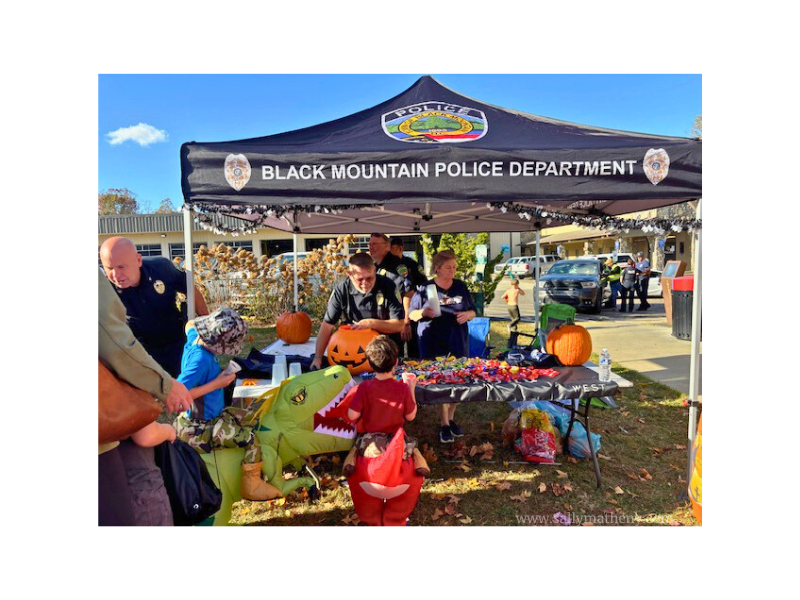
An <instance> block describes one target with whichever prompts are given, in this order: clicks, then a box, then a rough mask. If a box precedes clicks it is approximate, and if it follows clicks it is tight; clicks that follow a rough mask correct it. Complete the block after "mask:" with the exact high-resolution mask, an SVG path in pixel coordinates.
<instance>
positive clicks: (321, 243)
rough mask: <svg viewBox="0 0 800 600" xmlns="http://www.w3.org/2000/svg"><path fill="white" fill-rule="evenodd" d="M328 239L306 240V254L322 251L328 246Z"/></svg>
mask: <svg viewBox="0 0 800 600" xmlns="http://www.w3.org/2000/svg"><path fill="white" fill-rule="evenodd" d="M329 241H330V238H306V252H311V251H312V250H322V249H323V248H324V247H325V246H327V245H328V242H329Z"/></svg>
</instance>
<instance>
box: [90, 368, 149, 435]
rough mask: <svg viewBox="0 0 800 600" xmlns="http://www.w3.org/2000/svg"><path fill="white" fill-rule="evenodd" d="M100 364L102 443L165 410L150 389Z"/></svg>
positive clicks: (142, 424) (128, 431)
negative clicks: (132, 384) (139, 386)
mask: <svg viewBox="0 0 800 600" xmlns="http://www.w3.org/2000/svg"><path fill="white" fill-rule="evenodd" d="M97 364H98V386H97V387H98V401H99V417H98V432H99V440H98V443H99V444H109V443H111V442H118V441H119V440H124V439H125V438H126V437H128V436H129V435H131V434H132V433H135V432H137V431H139V430H140V429H141V428H142V427H144V426H146V425H149V424H150V423H152V422H153V421H155V420H156V418H158V415H160V414H161V405H160V404H159V403H158V402H156V401H155V400H154V399H153V397H152V396H151V395H150V394H148V393H147V392H145V391H143V390H140V389H137V388H135V387H133V386H131V385H129V384H127V383H126V382H124V381H122V380H121V379H119V378H118V377H116V376H115V375H114V374H113V373H112V372H111V371H109V370H108V368H107V367H106V366H105V365H104V364H103V363H101V362H100V361H97Z"/></svg>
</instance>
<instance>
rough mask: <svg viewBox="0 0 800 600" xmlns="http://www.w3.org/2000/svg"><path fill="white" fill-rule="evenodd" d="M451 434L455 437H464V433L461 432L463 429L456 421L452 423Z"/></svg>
mask: <svg viewBox="0 0 800 600" xmlns="http://www.w3.org/2000/svg"><path fill="white" fill-rule="evenodd" d="M450 433H452V434H453V436H454V437H461V436H462V435H464V432H463V431H461V427H459V426H458V423H456V422H455V421H450Z"/></svg>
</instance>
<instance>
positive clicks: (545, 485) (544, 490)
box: [538, 482, 547, 494]
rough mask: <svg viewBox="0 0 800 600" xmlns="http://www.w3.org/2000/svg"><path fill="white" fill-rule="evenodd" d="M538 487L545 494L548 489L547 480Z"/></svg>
mask: <svg viewBox="0 0 800 600" xmlns="http://www.w3.org/2000/svg"><path fill="white" fill-rule="evenodd" d="M538 489H539V493H540V494H544V493H545V492H546V491H547V484H546V483H545V482H542V483H540V484H539V488H538Z"/></svg>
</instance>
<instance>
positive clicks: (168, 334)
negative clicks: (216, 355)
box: [100, 237, 208, 377]
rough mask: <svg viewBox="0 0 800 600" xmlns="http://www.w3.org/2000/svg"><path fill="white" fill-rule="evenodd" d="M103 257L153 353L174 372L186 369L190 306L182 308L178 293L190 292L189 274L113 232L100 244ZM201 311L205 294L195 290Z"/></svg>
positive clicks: (133, 326) (140, 336) (132, 321)
mask: <svg viewBox="0 0 800 600" xmlns="http://www.w3.org/2000/svg"><path fill="white" fill-rule="evenodd" d="M100 261H101V263H102V264H103V270H104V271H105V273H106V276H107V277H108V279H109V280H110V281H111V283H112V284H114V289H115V290H116V292H117V294H119V297H120V300H122V303H123V304H124V305H125V310H126V311H127V313H128V325H129V326H130V328H131V330H132V331H133V334H134V336H136V339H137V340H139V342H140V343H141V344H142V346H144V347H145V350H147V353H148V354H150V356H152V357H153V358H154V359H155V360H156V362H157V363H158V364H160V365H161V366H162V367H163V368H164V370H165V371H167V372H168V373H169V374H170V375H172V376H173V377H178V376H179V375H180V373H181V357H182V356H183V346H184V344H185V343H186V333H185V332H184V326H185V324H186V314H185V305H184V311H181V310H180V309H179V308H178V303H177V300H176V296H177V294H178V292H181V293H183V294H186V275H185V273H184V272H183V271H181V270H180V269H178V268H176V267H175V265H173V264H172V263H171V262H170V261H169V259H167V258H163V257H160V256H159V257H148V258H142V255H141V254H139V253H138V252H137V251H136V245H135V244H134V243H133V242H132V241H131V240H129V239H127V238H123V237H113V238H109V239H108V240H106V241H105V242H104V243H103V245H102V246H101V247H100ZM195 304H196V311H197V314H198V315H207V314H208V307H207V306H206V303H205V301H204V300H203V296H202V294H200V292H199V291H197V290H196V289H195Z"/></svg>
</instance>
